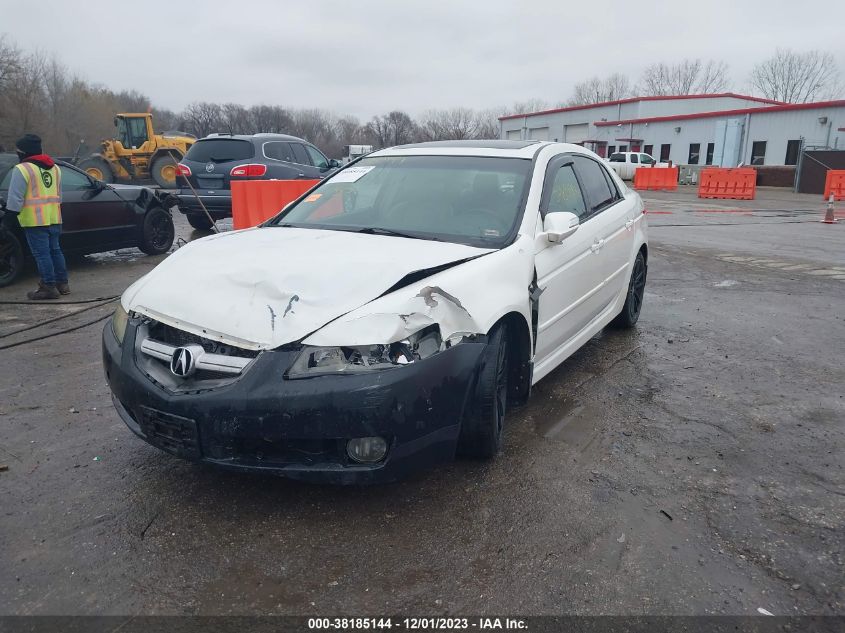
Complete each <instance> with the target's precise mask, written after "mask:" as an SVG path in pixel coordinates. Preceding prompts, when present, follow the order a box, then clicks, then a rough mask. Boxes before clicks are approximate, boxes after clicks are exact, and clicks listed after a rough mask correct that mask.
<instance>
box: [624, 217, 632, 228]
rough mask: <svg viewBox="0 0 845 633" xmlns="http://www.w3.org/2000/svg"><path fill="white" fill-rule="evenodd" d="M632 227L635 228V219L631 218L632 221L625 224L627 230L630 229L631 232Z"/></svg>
mask: <svg viewBox="0 0 845 633" xmlns="http://www.w3.org/2000/svg"><path fill="white" fill-rule="evenodd" d="M632 226H634V219H633V218H631V219H630V220H628V221H627V222H625V228H626V229H628V230H629V231H630V230H631V227H632Z"/></svg>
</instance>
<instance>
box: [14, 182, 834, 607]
mask: <svg viewBox="0 0 845 633" xmlns="http://www.w3.org/2000/svg"><path fill="white" fill-rule="evenodd" d="M645 197H646V200H647V208H648V209H649V211H650V212H651V214H650V216H649V217H650V223H651V226H652V229H651V258H650V262H649V279H648V285H647V295H646V301H645V307H644V313H643V315H642V319H641V321H640V324H639V327H638V328H637V329H636V330H635V331H633V332H616V331H606V332H603V333H602V334H600V335H599V336H597V337H595V338H594V339H593V340H592V341H591V342H590V343H589V344H588V345H586V346H585V347H584V348H583V349H581V350H580V351H579V352H578V353H576V354H575V355H574V356H573V357H572V358H570V359H569V360H568V361H567V362H566V363H564V364H563V365H562V366H561V367H559V368H558V369H557V370H556V371H555V372H554V373H552V374H551V375H550V376H549V377H547V378H545V379H544V380H542V381H541V382H540V383H539V384H538V385H536V387H535V389H534V392H533V395H532V397H531V400H530V402H529V403H528V404H527V405H526V406H524V407H522V408H521V409H518V410H514V411H512V412H511V413H510V414H509V418H508V420H507V429H506V439H505V445H504V449H503V452H502V454H501V455H500V456H499V458H498V459H496V460H495V461H493V462H490V463H477V462H457V463H454V464H451V465H447V466H444V467H441V468H437V469H434V470H432V471H429V472H426V473H422V474H420V475H418V476H415V477H414V478H412V479H409V480H406V481H403V482H401V483H397V484H392V485H386V486H378V487H367V488H335V487H324V486H314V485H307V484H301V483H295V482H289V481H286V480H282V479H277V478H272V477H263V476H249V475H240V474H232V473H227V472H220V471H218V470H214V469H211V468H206V467H198V466H195V465H192V464H189V463H186V462H182V461H180V460H178V459H176V458H174V457H171V456H170V455H167V454H164V453H162V452H160V451H158V450H156V449H154V448H152V447H150V446H148V445H146V444H145V443H143V442H142V441H141V440H139V439H138V438H136V437H135V436H134V435H132V434H131V433H130V432H129V430H128V429H126V428H125V426H124V425H123V423H122V422H121V421H120V419H119V418H118V416H117V414H116V413H115V412H114V410H113V408H112V405H111V400H110V397H109V391H108V387H107V386H106V383H105V380H104V377H103V372H102V369H101V363H100V331H101V329H102V326H103V323H104V322H101V323H98V324H95V325H90V326H87V327H82V328H80V329H78V330H76V331H74V332H71V333H67V334H63V335H61V336H57V337H53V338H48V339H44V340H41V341H38V342H33V343H28V344H25V345H20V346H17V347H13V348H9V349H2V350H0V464H2V465H6V466H8V470H7V471H5V472H0V569H2V571H3V573H2V578H1V579H0V613H4V614H140V613H152V614H253V613H261V614H320V615H326V614H345V615H350V614H362V615H375V614H385V613H386V614H397V613H402V614H458V613H461V614H468V613H492V612H495V613H500V614H501V613H506V614H524V615H528V614H721V613H728V614H756V613H757V609H758V608H760V607H762V608H764V609H766V610H768V611H770V612H772V613H775V614H784V615H794V614H843V613H845V588H843V579H845V566H843V563H844V562H845V529H843V528H845V496H843V495H845V472H843V466H845V401H843V393H845V363H844V362H843V353H845V222H842V223H840V224H839V225H834V226H829V225H823V224H820V223H818V221H817V220H818V219H819V218H820V217H821V213H822V209H823V206H822V204H821V201H820V200H819V199H817V197H815V196H791V195H787V194H784V193H782V192H776V191H765V190H763V191H762V192H760V194H759V195H758V199H757V200H755V201H753V202H749V203H737V202H734V201H702V200H698V199H697V198H695V197H694V196H693V195H692V194H689V193H685V192H681V193H674V194H650V195H646V196H645ZM178 224H179V226H178V230H179V234H180V235H181V236H182V237H184V238H185V239H191V238H195V237H198V236H200V235H201V234H199V233H197V232H192V231H191V230H190V228H189V227H187V225H186V224H185V223H184V222H182V221H181V219H179V223H178ZM157 261H159V258H151V257H145V256H143V255H141V254H140V253H139V252H137V251H132V250H127V251H121V252H119V253H116V254H115V253H113V254H108V255H102V256H96V257H88V258H85V259H84V260H82V261H77V262H75V263H73V264H72V266H71V279H72V284H73V287H74V291H75V293H74V295H73V297H74V298H77V299H88V298H94V297H108V296H112V295H114V294H117V293H119V292H121V291H122V290H123V289H124V288H125V287H126V286H127V285H128V284H129V283H131V282H132V281H133V280H134V279H136V278H138V277H139V276H141V275H142V274H144V273H145V272H146V271H148V270H149V269H150V268H151V267H152V266H153V265H155V263H156V262H157ZM30 282H31V279H30V280H28V281H27V282H26V283H20V284H18V285H16V286H15V287H13V288H7V289H3V290H2V291H0V301H11V300H16V299H19V298H20V297H21V295H22V294H23V293H24V292H25V290H27V289H29V286H30ZM189 291H196V290H195V289H186V292H189ZM79 307H81V306H55V305H54V306H21V305H0V337H2V338H0V347H3V346H4V345H8V344H10V343H14V342H18V341H21V340H24V339H26V338H28V337H29V336H32V335H36V334H45V333H50V332H52V331H55V330H57V329H60V328H66V327H68V326H69V325H75V324H76V325H79V324H84V323H86V322H89V321H91V320H94V319H96V318H98V317H100V316H105V315H107V314H108V313H109V311H110V310H111V305H106V306H103V307H95V308H93V309H91V310H89V311H87V312H84V313H82V314H78V315H74V316H71V317H69V318H67V319H63V320H61V321H59V322H57V323H55V324H50V325H46V326H44V327H42V328H40V329H37V330H34V331H31V332H24V333H19V334H16V335H12V336H6V334H8V333H9V332H12V331H13V330H16V329H18V328H20V327H25V326H26V325H28V324H30V323H32V322H35V321H37V320H39V319H40V320H43V319H47V318H51V317H53V316H58V315H60V314H63V313H66V312H67V311H70V310H76V309H78V308H79ZM82 307H84V306H82Z"/></svg>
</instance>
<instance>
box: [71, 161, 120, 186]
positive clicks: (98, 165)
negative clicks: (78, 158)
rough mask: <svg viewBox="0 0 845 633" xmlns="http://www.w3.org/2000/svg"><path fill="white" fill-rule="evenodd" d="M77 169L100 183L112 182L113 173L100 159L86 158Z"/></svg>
mask: <svg viewBox="0 0 845 633" xmlns="http://www.w3.org/2000/svg"><path fill="white" fill-rule="evenodd" d="M79 168H80V169H81V170H82V171H84V172H85V173H86V174H88V175H89V176H91V178H95V179H97V180H100V181H102V182H114V172H113V171H112V170H111V167H109V164H108V163H107V162H106V161H104V160H103V159H102V158H86V159H85V160H83V161H82V162H81V163H79Z"/></svg>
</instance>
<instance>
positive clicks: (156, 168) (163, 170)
mask: <svg viewBox="0 0 845 633" xmlns="http://www.w3.org/2000/svg"><path fill="white" fill-rule="evenodd" d="M150 174H151V175H152V177H153V180H155V183H156V184H157V185H158V186H159V187H161V188H162V189H173V188H174V187H175V186H176V161H175V160H174V159H173V158H172V157H171V156H170V155H169V154H162V155H161V156H158V157H156V158H155V159H153V162H152V164H150Z"/></svg>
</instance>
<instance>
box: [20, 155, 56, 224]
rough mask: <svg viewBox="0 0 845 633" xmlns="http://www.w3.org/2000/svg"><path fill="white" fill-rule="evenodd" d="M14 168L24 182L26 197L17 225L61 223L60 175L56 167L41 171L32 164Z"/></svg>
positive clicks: (26, 163) (25, 163)
mask: <svg viewBox="0 0 845 633" xmlns="http://www.w3.org/2000/svg"><path fill="white" fill-rule="evenodd" d="M15 167H16V168H17V169H18V170H19V171H20V172H21V174H22V175H23V177H24V180H26V196H25V197H24V201H23V207H21V210H20V213H18V223H20V225H21V226H22V227H24V228H26V227H32V226H50V225H51V224H61V223H62V207H61V204H60V202H61V197H60V196H59V192H60V191H61V186H62V182H61V181H62V175H61V171H59V167H58V165H53V167H51V168H50V169H41V167H39V166H38V165H36V164H34V163H28V162H24V163H18V164H17V165H15Z"/></svg>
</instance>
